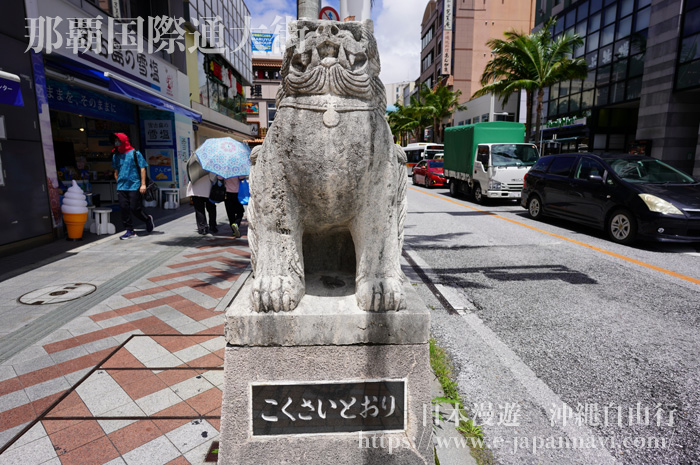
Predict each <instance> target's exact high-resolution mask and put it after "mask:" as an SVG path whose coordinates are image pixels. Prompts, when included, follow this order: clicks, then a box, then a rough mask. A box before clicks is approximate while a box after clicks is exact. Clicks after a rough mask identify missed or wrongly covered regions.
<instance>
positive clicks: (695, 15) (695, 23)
mask: <svg viewBox="0 0 700 465" xmlns="http://www.w3.org/2000/svg"><path fill="white" fill-rule="evenodd" d="M697 32H700V8H698V9H695V10H693V11H688V12H686V14H685V20H684V21H683V35H685V36H687V35H691V34H695V33H697Z"/></svg>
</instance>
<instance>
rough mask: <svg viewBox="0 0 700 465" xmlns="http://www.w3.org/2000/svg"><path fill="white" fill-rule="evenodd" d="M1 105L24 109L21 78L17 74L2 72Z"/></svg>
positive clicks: (0, 81) (0, 75)
mask: <svg viewBox="0 0 700 465" xmlns="http://www.w3.org/2000/svg"><path fill="white" fill-rule="evenodd" d="M0 103H5V104H7V105H14V106H16V107H23V106H24V100H22V91H21V90H20V78H19V76H17V75H16V74H11V73H6V72H4V71H0Z"/></svg>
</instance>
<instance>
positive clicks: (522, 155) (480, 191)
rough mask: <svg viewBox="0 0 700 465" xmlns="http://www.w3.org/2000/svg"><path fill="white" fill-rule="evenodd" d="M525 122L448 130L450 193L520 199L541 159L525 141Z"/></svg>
mask: <svg viewBox="0 0 700 465" xmlns="http://www.w3.org/2000/svg"><path fill="white" fill-rule="evenodd" d="M524 141H525V125H524V124H522V123H511V122H507V121H493V122H487V123H476V124H467V125H464V126H455V127H451V128H447V129H445V157H444V173H445V177H446V178H447V180H448V182H449V185H450V194H451V195H452V196H453V197H456V196H457V195H459V194H466V195H473V196H474V200H476V201H477V202H478V203H483V202H485V201H486V199H495V198H498V199H514V200H517V199H520V192H521V191H522V187H523V177H524V176H525V173H527V171H528V170H529V169H530V167H531V166H532V165H534V164H535V162H536V161H537V160H538V159H539V158H540V153H539V151H538V150H537V146H536V145H535V144H529V143H525V142H524Z"/></svg>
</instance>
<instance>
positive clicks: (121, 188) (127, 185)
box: [112, 132, 155, 240]
mask: <svg viewBox="0 0 700 465" xmlns="http://www.w3.org/2000/svg"><path fill="white" fill-rule="evenodd" d="M112 168H114V179H116V180H117V196H118V198H119V208H120V209H121V214H122V224H123V225H124V229H126V232H125V233H124V234H123V235H121V236H120V237H119V239H122V240H124V239H131V238H132V237H135V236H136V233H135V232H134V224H133V221H132V215H133V216H135V217H136V218H138V219H139V220H141V221H143V222H144V223H146V233H148V234H150V233H151V232H152V231H153V229H154V228H155V224H154V222H153V217H152V216H151V215H147V214H146V210H145V209H144V208H143V194H145V193H146V168H148V163H147V162H146V159H145V158H144V157H143V155H141V152H139V151H138V150H136V149H135V148H134V147H132V146H131V144H130V143H129V138H128V137H127V135H126V134H124V133H121V132H117V133H115V134H114V149H113V150H112Z"/></svg>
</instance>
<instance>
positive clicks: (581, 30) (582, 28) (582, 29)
mask: <svg viewBox="0 0 700 465" xmlns="http://www.w3.org/2000/svg"><path fill="white" fill-rule="evenodd" d="M576 34H578V35H579V36H581V37H586V20H583V21H581V22H580V23H578V24H577V25H576Z"/></svg>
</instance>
